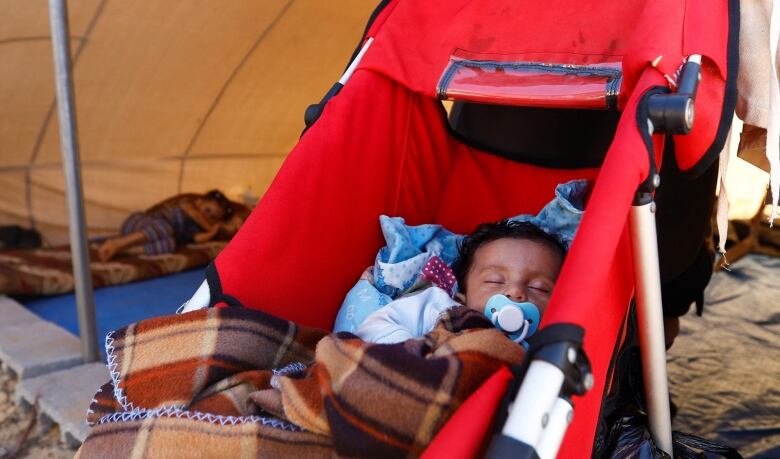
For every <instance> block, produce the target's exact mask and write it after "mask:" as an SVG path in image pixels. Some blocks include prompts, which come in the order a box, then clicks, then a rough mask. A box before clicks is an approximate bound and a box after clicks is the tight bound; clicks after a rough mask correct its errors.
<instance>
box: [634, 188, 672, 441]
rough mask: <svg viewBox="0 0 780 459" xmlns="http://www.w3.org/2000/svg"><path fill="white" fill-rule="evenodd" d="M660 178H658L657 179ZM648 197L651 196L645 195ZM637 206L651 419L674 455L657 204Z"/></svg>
mask: <svg viewBox="0 0 780 459" xmlns="http://www.w3.org/2000/svg"><path fill="white" fill-rule="evenodd" d="M656 177H657V176H656ZM645 196H647V195H645ZM649 199H650V201H649V202H640V203H635V205H634V206H633V207H632V209H631V214H630V217H629V225H630V231H631V250H632V252H633V254H634V283H635V285H636V295H635V296H636V307H637V321H638V325H639V327H638V328H639V347H640V351H641V355H642V373H643V377H644V388H645V400H646V403H647V416H648V419H649V422H650V433H651V434H652V435H653V439H654V440H655V443H656V445H657V446H658V447H659V448H660V449H662V450H664V451H666V452H667V453H668V454H669V455H670V456H671V455H672V423H671V416H670V412H669V386H668V382H667V376H666V347H665V345H664V328H663V320H664V319H663V308H662V305H661V275H660V270H659V265H658V239H657V237H656V229H655V203H654V202H653V201H652V197H650V198H649Z"/></svg>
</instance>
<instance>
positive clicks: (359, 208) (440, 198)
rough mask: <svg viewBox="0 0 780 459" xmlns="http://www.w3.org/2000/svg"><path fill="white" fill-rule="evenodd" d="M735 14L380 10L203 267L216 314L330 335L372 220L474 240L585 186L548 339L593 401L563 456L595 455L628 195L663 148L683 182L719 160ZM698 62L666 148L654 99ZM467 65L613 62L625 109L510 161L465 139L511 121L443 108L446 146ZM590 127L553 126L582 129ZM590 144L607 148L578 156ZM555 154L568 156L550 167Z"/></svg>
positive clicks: (516, 6)
mask: <svg viewBox="0 0 780 459" xmlns="http://www.w3.org/2000/svg"><path fill="white" fill-rule="evenodd" d="M737 10H738V1H737V0H714V1H713V0H690V1H687V2H677V1H673V0H660V1H652V2H647V1H643V0H627V1H623V2H600V1H594V0H592V1H583V0H555V1H551V2H543V3H540V2H531V1H519V2H518V1H510V0H494V1H489V2H481V1H468V0H454V1H450V0H448V1H425V2H423V1H412V0H385V1H383V2H382V3H381V4H380V6H379V8H378V9H377V11H376V12H375V14H374V16H372V21H371V23H370V24H369V26H368V27H367V30H366V33H365V36H364V38H363V40H362V42H361V45H360V46H359V47H358V49H361V48H365V49H364V55H362V60H361V61H360V62H359V64H358V65H357V66H356V69H354V74H352V76H351V78H350V79H349V80H348V82H346V84H343V87H341V86H338V85H337V86H335V87H334V88H335V89H334V90H333V91H331V94H330V96H331V97H329V98H327V99H329V100H326V101H323V104H321V105H322V106H321V108H322V110H321V115H320V116H319V118H318V119H317V120H316V122H313V124H311V126H309V127H308V129H307V130H306V131H305V133H304V134H303V135H302V137H301V139H300V141H299V143H298V144H297V145H296V146H295V148H294V149H293V151H292V152H291V153H290V155H289V157H288V159H287V160H286V162H285V164H284V165H283V167H282V169H281V170H280V171H279V173H278V175H277V177H276V179H275V180H274V182H273V183H272V185H271V187H270V188H269V190H268V191H267V193H266V194H265V196H264V197H263V199H262V200H261V202H260V203H259V204H258V206H257V208H256V209H255V211H254V212H253V213H252V215H251V216H250V217H249V219H248V221H247V222H246V224H245V225H244V226H243V227H242V229H241V230H240V231H239V233H238V234H237V235H236V237H235V238H234V239H233V240H232V242H231V243H230V244H229V245H228V246H227V247H226V249H225V250H224V251H223V252H222V253H221V254H220V255H219V257H218V258H217V259H216V261H215V263H214V264H213V265H212V266H211V267H210V268H209V269H208V271H207V282H208V304H209V305H211V306H215V305H216V306H242V307H247V308H255V309H261V310H264V311H266V312H269V313H272V314H274V315H277V316H280V317H283V318H286V319H290V320H293V321H296V322H299V323H302V324H305V325H309V326H316V327H320V328H326V329H330V328H331V327H332V325H333V320H334V317H335V315H336V312H337V310H338V307H339V305H340V304H341V300H342V299H343V296H344V294H345V293H346V292H347V290H348V289H349V287H350V286H351V284H352V283H353V282H354V281H355V280H356V279H357V278H358V276H359V275H360V273H361V272H362V270H363V268H364V267H365V266H367V265H369V264H370V263H371V261H372V259H373V257H374V255H375V253H376V250H377V249H378V248H379V247H380V246H381V245H382V239H381V233H380V230H379V225H378V223H377V222H378V216H379V215H380V214H386V215H399V216H403V217H404V218H405V219H406V220H407V222H408V223H409V224H412V225H416V224H423V223H438V224H442V225H444V226H445V227H446V228H448V229H450V230H452V231H455V232H459V233H468V232H470V231H471V230H472V229H473V228H474V227H475V225H476V224H478V223H481V222H483V221H493V220H497V219H500V218H504V217H508V216H512V215H516V214H520V213H536V212H537V211H538V210H539V209H540V208H541V207H542V206H543V205H544V204H545V203H546V202H547V201H549V199H550V198H551V197H552V192H553V190H554V188H555V186H556V185H557V184H558V183H562V182H565V181H568V180H572V179H578V178H587V179H591V180H594V181H595V185H594V187H593V190H592V194H591V196H590V199H589V202H588V205H587V208H586V212H585V216H584V219H583V221H582V223H581V226H580V229H579V231H578V233H577V236H576V238H575V240H574V243H573V245H572V247H571V250H570V253H569V255H568V256H567V259H566V262H565V264H564V267H563V270H562V272H561V275H560V278H559V280H558V284H557V286H556V289H555V291H554V293H553V296H552V299H551V301H550V304H549V308H548V310H547V312H546V313H545V316H544V317H543V319H542V328H544V327H548V326H552V325H554V324H571V325H576V326H578V327H581V328H582V329H583V330H585V340H584V350H585V352H586V353H587V356H588V358H589V359H590V362H591V365H592V372H593V376H594V386H593V388H592V390H591V391H589V392H588V393H587V394H586V395H584V396H582V397H576V398H575V404H576V406H577V409H576V415H575V416H574V420H573V422H572V424H571V425H570V426H569V429H568V431H567V433H566V437H565V438H564V440H563V445H562V447H561V450H560V452H559V457H587V456H590V455H591V454H596V453H597V450H596V449H594V448H595V446H594V445H595V440H594V439H595V437H596V435H597V424H598V422H599V419H600V416H601V415H602V414H603V413H601V411H602V405H603V397H604V394H605V393H606V391H607V389H608V386H609V382H610V380H611V377H612V371H613V368H612V362H613V360H614V356H615V353H616V348H617V347H618V346H619V344H620V342H621V338H622V335H621V333H622V332H621V330H622V329H623V328H622V327H623V324H624V323H625V320H626V317H627V312H628V310H629V307H630V304H631V301H632V297H633V295H634V291H635V285H634V261H633V259H632V249H631V244H630V240H629V230H628V219H629V212H630V209H631V206H632V203H633V202H634V200H635V197H636V196H637V190H638V189H640V188H642V187H646V188H645V189H647V190H650V191H649V194H650V195H652V192H653V191H654V186H651V185H653V182H654V176H655V175H656V174H657V171H658V170H659V169H660V167H661V163H662V158H663V152H664V144H665V141H667V140H668V145H670V146H671V147H673V148H670V150H671V149H673V150H674V155H675V161H676V163H677V165H678V166H679V168H680V170H681V171H683V172H684V173H686V174H687V175H688V176H690V177H695V176H697V175H701V174H702V173H703V172H705V171H708V170H711V169H710V167H711V166H712V164H713V162H714V161H715V160H716V159H717V155H718V153H719V152H720V150H721V148H722V146H723V143H724V142H725V138H726V133H727V130H728V128H729V126H730V122H731V116H732V113H733V110H734V104H735V100H736V97H735V83H736V73H735V72H736V65H737V62H736V60H737V56H736V36H737V33H738V30H737V25H738V12H737ZM366 43H370V47H364V44H366ZM694 54H696V55H701V56H702V60H701V72H702V79H701V82H700V83H699V85H698V97H697V98H696V100H695V114H696V118H695V119H696V122H695V124H694V126H693V130H692V131H691V132H690V134H689V135H686V136H683V135H674V136H668V139H665V137H664V134H663V133H660V132H657V131H654V130H652V129H648V120H649V119H650V113H649V110H650V109H649V107H648V100H649V97H650V96H651V95H654V94H666V93H669V92H674V91H675V90H676V89H677V88H676V84H677V82H679V79H678V76H679V75H678V72H679V70H680V66H681V65H682V64H683V63H684V62H685V60H686V58H688V57H689V56H691V55H694ZM356 55H357V52H356ZM464 56H466V58H468V59H471V60H472V61H474V62H483V63H486V64H485V65H486V66H488V67H489V66H491V65H492V66H493V67H490V68H493V69H495V68H498V67H501V66H500V65H498V64H496V62H498V63H499V64H500V63H513V62H515V63H516V62H524V63H528V62H529V60H533V62H534V63H535V64H539V65H554V66H557V67H556V68H567V66H569V67H571V66H588V65H598V64H599V63H601V62H607V61H609V62H612V61H615V60H617V61H618V62H620V72H621V80H620V91H619V94H617V95H616V102H615V106H614V107H612V108H614V109H617V110H616V111H611V112H609V111H605V112H593V113H597V114H595V115H594V116H595V118H597V119H598V121H597V122H596V123H595V124H588V122H587V121H583V123H582V125H580V126H579V129H570V131H571V132H558V136H560V137H561V138H566V140H568V141H567V142H560V143H559V146H558V147H555V148H549V149H548V150H549V151H545V149H544V148H542V147H540V146H539V145H531V146H530V147H527V146H526V147H517V148H504V147H502V146H499V145H496V144H495V143H491V141H490V139H491V135H489V134H488V135H487V136H483V137H482V138H481V139H480V138H479V136H478V135H476V134H474V133H475V132H476V131H484V128H485V126H484V124H486V123H482V125H481V126H480V123H479V120H480V116H482V115H478V116H476V117H475V116H473V113H481V114H483V115H484V114H485V113H486V112H490V111H496V110H499V111H500V110H505V109H506V108H505V107H499V106H479V105H470V104H473V101H471V100H464V101H461V102H464V103H462V104H456V106H455V108H454V109H453V116H452V118H453V120H454V121H453V124H454V125H455V126H457V127H458V130H457V131H456V130H453V128H452V127H451V125H450V123H449V122H448V118H447V113H446V112H445V111H444V109H443V108H442V106H441V103H440V101H439V97H440V96H441V95H442V91H441V87H440V85H441V82H442V75H444V74H445V73H446V72H447V69H448V67H449V66H451V65H453V62H456V61H457V60H459V59H464ZM491 71H492V70H491ZM491 97H493V103H495V104H499V105H501V104H503V105H505V106H509V105H512V103H513V102H512V101H511V100H508V99H500V98H497V97H498V96H495V94H493V95H491ZM325 102H327V103H325ZM551 106H552V104H551ZM554 106H555V107H558V108H555V109H550V111H545V112H544V113H552V114H553V115H555V113H559V111H560V110H561V109H560V108H559V107H560V103H559V102H558V101H556V102H555V105H554ZM605 108H607V107H605ZM534 110H544V108H539V107H537V108H535V109H534ZM467 112H471V113H472V116H464V115H466V113H467ZM533 113H541V112H533ZM572 113H573V114H574V115H571V114H572ZM585 114H587V113H586V111H584V110H581V111H575V112H567V115H561V116H562V117H566V116H568V117H569V118H570V119H571V120H572V121H573V122H575V123H576V122H577V117H578V116H580V115H582V116H583V117H584V115H585ZM459 117H460V120H461V121H460V123H459V122H458V118H459ZM553 118H554V117H553ZM553 118H545V117H544V116H543V115H539V117H538V118H534V120H535V121H540V120H541V121H540V123H537V124H551V123H552V122H551V121H549V120H550V119H553ZM486 119H487V118H486ZM527 125H530V122H527V123H526V127H527ZM487 127H488V128H492V127H496V126H487ZM508 127H509V128H510V129H511V125H510V126H508ZM522 127H523V126H518V129H517V130H518V135H517V137H516V138H515V140H517V142H518V145H520V144H522V141H523V137H528V138H529V139H530V140H532V141H533V138H531V136H529V135H527V134H526V135H525V136H522V135H521V134H519V133H520V132H521V131H522V129H521V128H522ZM505 131H506V130H505ZM510 138H512V137H511V136H510ZM585 140H592V141H594V142H595V144H597V145H600V147H598V148H596V147H587V148H585V147H583V151H582V152H581V154H580V153H579V152H577V151H576V149H577V148H578V145H580V144H582V145H585V144H586V143H588V142H585ZM594 142H590V144H593V143H594ZM560 145H562V146H563V147H561V146H560ZM607 146H608V149H607V150H606V151H605V150H604V148H605V147H607ZM509 150H514V151H509ZM553 150H557V151H558V152H559V153H560V151H561V150H567V151H565V153H566V154H565V155H563V157H561V156H560V155H559V156H558V158H557V160H555V159H554V158H552V157H551V155H552V153H553ZM518 152H519V153H518ZM561 158H563V159H561ZM661 186H663V185H661ZM647 187H649V188H647ZM680 199H684V197H680ZM461 452H462V451H461Z"/></svg>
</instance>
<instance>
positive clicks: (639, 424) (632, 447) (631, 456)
mask: <svg viewBox="0 0 780 459" xmlns="http://www.w3.org/2000/svg"><path fill="white" fill-rule="evenodd" d="M672 441H673V448H674V457H675V458H677V459H711V458H712V459H714V458H721V457H722V458H726V459H742V456H741V455H740V454H739V452H737V450H736V449H734V448H731V447H729V446H725V445H721V444H719V443H716V442H713V441H710V440H705V439H703V438H700V437H697V436H695V435H689V434H684V433H680V432H673V433H672ZM607 444H608V445H610V447H609V448H608V449H607V451H608V453H607V455H606V457H608V458H610V459H666V458H668V457H669V455H668V454H666V453H665V452H664V451H661V450H660V449H658V447H657V446H656V445H655V443H654V442H653V439H652V438H651V436H650V432H649V431H648V429H647V420H646V418H645V416H644V415H642V414H639V413H637V414H629V415H626V416H623V417H621V418H619V419H618V420H617V421H615V422H614V423H613V424H612V428H611V429H610V431H609V439H608V440H607Z"/></svg>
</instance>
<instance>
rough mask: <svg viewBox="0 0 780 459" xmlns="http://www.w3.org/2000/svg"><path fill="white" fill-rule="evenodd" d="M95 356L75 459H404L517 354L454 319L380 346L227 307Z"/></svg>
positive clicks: (136, 332) (461, 317)
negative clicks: (84, 433)
mask: <svg viewBox="0 0 780 459" xmlns="http://www.w3.org/2000/svg"><path fill="white" fill-rule="evenodd" d="M106 350H107V356H108V364H109V370H110V372H111V381H110V382H109V383H107V384H105V385H104V386H103V387H102V388H101V389H100V390H99V391H98V393H97V395H96V396H95V400H93V402H92V404H91V406H90V410H89V414H88V421H89V423H90V425H92V426H93V427H92V431H91V433H90V435H89V436H88V438H87V439H86V441H85V442H84V444H83V445H82V446H81V449H80V450H79V452H78V454H77V457H81V458H88V457H130V456H132V457H143V458H150V457H261V456H262V457H332V456H346V457H414V456H418V455H419V454H420V453H421V452H422V451H423V449H424V448H425V446H426V445H427V444H428V443H429V442H430V441H431V439H432V438H433V436H434V435H435V434H436V432H437V431H438V430H439V429H440V428H441V427H442V426H443V425H444V423H445V422H446V421H447V419H448V418H449V417H450V415H451V414H453V413H454V411H455V410H456V409H457V408H458V406H459V405H460V404H461V403H462V402H463V401H464V400H465V399H466V398H467V397H468V396H469V395H470V394H471V393H472V392H474V391H475V390H476V389H477V388H478V387H479V386H480V385H481V384H482V383H483V382H484V381H485V380H486V379H487V378H488V377H490V375H492V374H493V373H494V372H495V371H497V370H498V369H499V368H501V367H502V366H505V365H511V364H515V363H518V362H520V361H521V360H522V358H523V355H524V351H523V349H522V347H521V346H520V345H518V344H516V343H514V342H512V341H510V340H509V339H507V338H506V337H504V335H503V334H501V333H500V332H499V331H498V330H496V329H495V328H494V327H493V325H492V324H491V323H490V322H489V321H488V320H487V319H486V318H485V317H484V316H483V315H482V314H480V313H479V312H477V311H473V310H470V309H468V308H465V307H459V308H454V309H451V310H450V311H448V312H447V313H445V314H444V315H443V316H442V317H441V319H440V321H439V323H438V325H437V327H436V328H435V329H434V330H433V331H432V332H430V333H429V334H427V335H426V336H425V337H423V338H420V339H417V340H409V341H406V342H404V343H399V344H392V345H387V344H374V343H367V342H364V341H362V340H360V339H358V338H357V337H355V336H354V335H351V334H349V333H338V334H329V333H328V332H325V331H323V330H318V329H312V328H306V327H303V326H298V325H296V324H295V323H292V322H289V321H286V320H281V319H278V318H276V317H273V316H270V315H268V314H264V313H262V312H258V311H252V310H246V309H241V308H226V309H207V310H200V311H195V312H192V313H188V314H184V315H181V316H169V317H162V318H156V319H150V320H145V321H142V322H139V323H136V324H133V325H130V326H128V327H126V328H123V329H121V330H118V331H116V332H113V333H112V334H110V335H109V336H108V337H107V339H106Z"/></svg>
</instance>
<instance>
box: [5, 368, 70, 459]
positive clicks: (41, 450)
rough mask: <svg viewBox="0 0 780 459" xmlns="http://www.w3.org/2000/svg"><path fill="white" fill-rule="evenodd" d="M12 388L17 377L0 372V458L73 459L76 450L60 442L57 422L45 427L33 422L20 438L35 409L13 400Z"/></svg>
mask: <svg viewBox="0 0 780 459" xmlns="http://www.w3.org/2000/svg"><path fill="white" fill-rule="evenodd" d="M15 388H16V377H15V376H13V375H11V374H9V373H6V372H3V371H0V459H10V458H28V459H65V458H72V457H73V455H74V454H75V452H76V451H75V450H73V449H71V448H70V447H68V445H66V444H65V443H63V442H61V441H60V431H59V429H58V428H57V426H56V425H55V426H53V427H50V428H48V429H47V428H45V427H43V426H41V425H40V424H39V423H37V422H36V423H35V424H34V425H33V426H32V428H31V430H30V433H29V435H28V436H27V438H26V439H24V441H23V438H24V436H25V431H27V430H28V427H29V426H30V422H31V420H32V419H33V417H34V412H33V411H32V410H31V409H29V408H27V409H23V408H21V407H19V406H17V405H16V404H15V403H14V390H15ZM20 442H21V445H20Z"/></svg>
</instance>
